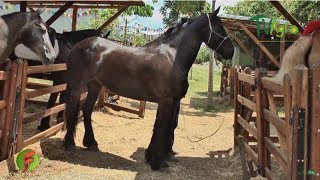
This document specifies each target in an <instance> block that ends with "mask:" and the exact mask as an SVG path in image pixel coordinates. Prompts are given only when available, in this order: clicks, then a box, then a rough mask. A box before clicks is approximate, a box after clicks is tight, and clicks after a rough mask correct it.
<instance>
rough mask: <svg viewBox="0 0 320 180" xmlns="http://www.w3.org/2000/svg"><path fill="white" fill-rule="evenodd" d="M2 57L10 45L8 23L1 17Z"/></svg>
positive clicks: (0, 41) (0, 47)
mask: <svg viewBox="0 0 320 180" xmlns="http://www.w3.org/2000/svg"><path fill="white" fill-rule="evenodd" d="M0 27H1V28H0V56H1V55H2V53H3V51H4V50H5V49H6V47H7V45H8V34H9V28H8V25H7V24H6V22H5V21H4V20H3V19H2V18H1V17H0Z"/></svg>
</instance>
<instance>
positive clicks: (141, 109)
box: [139, 101, 146, 118]
mask: <svg viewBox="0 0 320 180" xmlns="http://www.w3.org/2000/svg"><path fill="white" fill-rule="evenodd" d="M145 111H146V101H140V106H139V117H141V118H144V113H145Z"/></svg>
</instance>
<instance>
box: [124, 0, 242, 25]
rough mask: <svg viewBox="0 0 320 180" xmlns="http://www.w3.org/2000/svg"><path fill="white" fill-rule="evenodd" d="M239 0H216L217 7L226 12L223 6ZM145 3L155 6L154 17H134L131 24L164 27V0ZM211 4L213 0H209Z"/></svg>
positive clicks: (222, 12) (221, 11)
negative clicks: (161, 11) (161, 9)
mask: <svg viewBox="0 0 320 180" xmlns="http://www.w3.org/2000/svg"><path fill="white" fill-rule="evenodd" d="M238 1H239V0H216V7H218V6H221V8H220V12H219V14H224V11H223V8H224V7H225V6H234V5H235V4H236V3H237V2H238ZM144 2H145V4H149V5H151V6H153V8H154V11H153V16H152V17H145V18H144V17H133V18H132V19H130V23H129V25H134V24H135V23H136V24H141V25H142V26H145V27H148V28H152V29H158V28H163V27H164V24H163V22H162V15H161V13H160V8H161V7H162V6H163V3H164V0H158V2H157V3H153V2H152V0H144ZM207 2H208V3H210V4H211V2H212V1H211V0H207Z"/></svg>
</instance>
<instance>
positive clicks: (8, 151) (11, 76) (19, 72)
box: [0, 61, 145, 174]
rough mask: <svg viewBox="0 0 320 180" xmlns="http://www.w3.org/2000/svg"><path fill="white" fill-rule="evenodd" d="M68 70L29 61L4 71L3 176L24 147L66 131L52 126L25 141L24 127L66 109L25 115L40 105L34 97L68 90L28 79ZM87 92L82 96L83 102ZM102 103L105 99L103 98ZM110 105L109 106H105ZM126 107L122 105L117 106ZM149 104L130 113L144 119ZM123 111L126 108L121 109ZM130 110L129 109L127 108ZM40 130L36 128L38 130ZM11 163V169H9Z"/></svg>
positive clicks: (0, 109) (0, 78)
mask: <svg viewBox="0 0 320 180" xmlns="http://www.w3.org/2000/svg"><path fill="white" fill-rule="evenodd" d="M64 70H66V64H52V65H48V66H45V65H39V66H28V63H27V61H17V62H15V63H13V65H12V67H11V69H10V71H0V84H3V85H1V87H3V89H2V91H1V92H0V96H1V97H0V161H1V160H3V161H2V162H0V174H6V173H8V172H9V171H11V170H13V169H15V167H14V166H15V164H14V163H13V160H12V158H13V157H14V155H15V154H16V153H18V152H19V151H21V150H22V149H23V148H24V147H26V146H28V145H30V144H33V143H35V142H38V141H40V140H41V139H44V138H46V137H49V136H51V135H53V134H55V133H56V132H58V131H59V130H61V129H62V127H63V123H59V124H57V125H54V126H52V127H51V128H49V129H47V130H45V131H43V132H40V133H38V134H36V135H34V136H32V137H30V138H28V139H26V140H24V139H23V138H22V132H23V126H24V125H27V124H29V123H31V122H34V121H39V120H40V119H42V118H44V117H47V116H51V115H54V114H57V113H59V112H60V111H63V110H65V107H66V105H65V104H55V106H54V107H52V108H50V109H45V110H43V111H40V112H35V113H33V114H29V115H27V116H26V115H25V103H26V102H27V101H31V102H35V101H36V102H38V100H35V99H34V98H37V97H40V96H43V95H45V94H51V93H56V92H62V91H64V90H65V89H66V84H60V85H54V86H52V85H49V84H46V83H38V82H37V83H34V82H31V81H29V78H28V76H30V75H32V74H37V73H47V72H55V71H64ZM86 95H87V92H85V93H83V94H82V95H81V100H83V99H84V98H85V97H86ZM100 100H102V98H100ZM105 104H107V103H105ZM117 107H118V108H119V107H120V108H122V107H121V106H117ZM144 109H145V102H141V106H140V108H139V110H138V111H135V110H131V109H129V110H127V111H129V112H132V113H135V114H138V115H139V116H140V117H143V116H144ZM120 110H123V109H120ZM125 110H126V109H125ZM34 128H36V127H34ZM9 162H11V163H10V164H11V167H9V165H8V164H9Z"/></svg>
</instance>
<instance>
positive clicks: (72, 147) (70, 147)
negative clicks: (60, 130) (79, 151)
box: [63, 139, 76, 151]
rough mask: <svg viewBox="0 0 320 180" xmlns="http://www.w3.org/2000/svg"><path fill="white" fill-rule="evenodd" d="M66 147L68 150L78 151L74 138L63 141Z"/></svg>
mask: <svg viewBox="0 0 320 180" xmlns="http://www.w3.org/2000/svg"><path fill="white" fill-rule="evenodd" d="M63 145H64V148H65V150H66V151H76V143H75V142H74V140H73V139H72V140H71V139H70V140H68V139H65V140H64V142H63Z"/></svg>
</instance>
